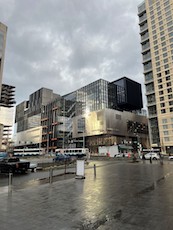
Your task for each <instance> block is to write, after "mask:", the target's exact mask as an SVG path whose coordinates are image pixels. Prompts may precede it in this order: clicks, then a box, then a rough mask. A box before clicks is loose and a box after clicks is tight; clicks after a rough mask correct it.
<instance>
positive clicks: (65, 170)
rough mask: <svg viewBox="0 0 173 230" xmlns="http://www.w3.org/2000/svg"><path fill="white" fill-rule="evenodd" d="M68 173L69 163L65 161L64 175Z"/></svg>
mask: <svg viewBox="0 0 173 230" xmlns="http://www.w3.org/2000/svg"><path fill="white" fill-rule="evenodd" d="M66 173H67V161H66V159H65V164H64V174H66Z"/></svg>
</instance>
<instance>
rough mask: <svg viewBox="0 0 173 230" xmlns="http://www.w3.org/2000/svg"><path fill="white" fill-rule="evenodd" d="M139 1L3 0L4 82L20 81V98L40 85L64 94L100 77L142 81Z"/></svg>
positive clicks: (18, 96) (25, 97) (23, 98)
mask: <svg viewBox="0 0 173 230" xmlns="http://www.w3.org/2000/svg"><path fill="white" fill-rule="evenodd" d="M140 3H141V0H121V1H118V0H109V1H107V0H95V1H93V0H88V1H85V0H63V1H62V0H49V1H47V0H42V1H35V0H27V1H23V0H6V1H3V0H0V4H1V8H0V21H1V22H3V23H4V24H6V25H7V26H8V34H7V45H6V55H5V66H4V77H3V82H4V83H7V84H11V85H14V86H16V100H17V103H20V102H21V101H23V100H27V99H28V96H29V94H31V93H32V92H34V91H36V90H37V89H39V88H41V87H47V88H51V89H53V90H54V92H55V93H59V94H61V95H63V94H66V93H69V92H71V91H73V90H76V89H78V88H80V87H82V86H84V85H86V84H89V83H90V82H92V81H95V80H97V79H99V78H104V79H105V80H108V81H113V80H115V79H117V78H120V77H122V76H127V77H129V78H133V79H134V80H136V81H138V82H140V83H142V84H143V75H142V71H143V69H142V64H141V54H140V51H141V48H140V38H139V28H138V17H137V6H138V5H139V4H140ZM67 84H68V87H67Z"/></svg>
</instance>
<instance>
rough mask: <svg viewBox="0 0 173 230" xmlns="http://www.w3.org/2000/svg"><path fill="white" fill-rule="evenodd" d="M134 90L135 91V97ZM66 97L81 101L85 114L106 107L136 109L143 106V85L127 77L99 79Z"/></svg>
mask: <svg viewBox="0 0 173 230" xmlns="http://www.w3.org/2000/svg"><path fill="white" fill-rule="evenodd" d="M120 82H123V84H120ZM132 92H135V97H134V96H133V95H134V94H132ZM64 98H65V99H68V100H72V101H78V102H81V103H82V107H83V110H82V111H83V114H85V113H88V112H93V111H98V110H102V109H106V108H109V109H117V110H126V111H134V110H140V109H141V108H142V107H143V104H142V91H141V85H140V84H139V83H137V82H135V81H133V80H131V79H128V78H126V77H122V78H121V79H120V80H116V81H113V82H109V81H106V80H103V79H99V80H97V81H95V82H92V83H91V84H88V85H86V86H84V87H82V88H80V89H78V90H76V91H74V92H72V93H70V94H67V95H65V96H64Z"/></svg>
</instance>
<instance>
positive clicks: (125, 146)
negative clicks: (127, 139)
mask: <svg viewBox="0 0 173 230" xmlns="http://www.w3.org/2000/svg"><path fill="white" fill-rule="evenodd" d="M118 147H119V148H120V149H127V150H132V149H133V147H132V146H130V145H118Z"/></svg>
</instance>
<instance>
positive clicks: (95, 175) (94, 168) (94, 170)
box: [94, 164, 96, 177]
mask: <svg viewBox="0 0 173 230" xmlns="http://www.w3.org/2000/svg"><path fill="white" fill-rule="evenodd" d="M94 176H95V177H96V165H95V164H94Z"/></svg>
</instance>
